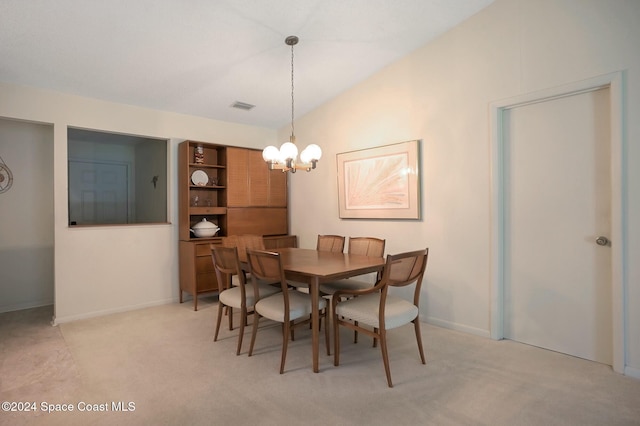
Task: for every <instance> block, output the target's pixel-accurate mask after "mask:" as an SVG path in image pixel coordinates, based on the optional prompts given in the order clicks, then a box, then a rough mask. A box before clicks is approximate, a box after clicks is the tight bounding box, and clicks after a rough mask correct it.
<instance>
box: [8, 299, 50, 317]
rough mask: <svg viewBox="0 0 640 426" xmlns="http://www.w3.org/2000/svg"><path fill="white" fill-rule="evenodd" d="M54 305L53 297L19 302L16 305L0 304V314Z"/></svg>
mask: <svg viewBox="0 0 640 426" xmlns="http://www.w3.org/2000/svg"><path fill="white" fill-rule="evenodd" d="M49 305H53V299H47V300H36V301H32V302H25V303H17V304H14V305H4V306H0V314H1V313H4V312H13V311H21V310H23V309H31V308H39V307H41V306H49Z"/></svg>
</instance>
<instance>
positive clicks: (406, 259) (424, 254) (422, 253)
mask: <svg viewBox="0 0 640 426" xmlns="http://www.w3.org/2000/svg"><path fill="white" fill-rule="evenodd" d="M428 257H429V249H428V248H426V249H424V250H416V251H411V252H406V253H400V254H394V255H392V254H390V255H388V256H387V262H386V264H385V266H384V270H383V272H382V279H381V280H380V282H379V283H378V284H377V285H376V286H379V285H383V286H384V287H383V288H382V299H381V303H380V305H381V307H382V306H384V302H385V299H386V297H387V290H388V288H389V286H391V287H404V286H407V285H409V284H413V283H416V286H415V290H414V293H413V304H414V305H416V306H419V302H420V288H421V287H422V278H423V277H424V271H425V270H426V269H427V259H428ZM382 312H384V311H382Z"/></svg>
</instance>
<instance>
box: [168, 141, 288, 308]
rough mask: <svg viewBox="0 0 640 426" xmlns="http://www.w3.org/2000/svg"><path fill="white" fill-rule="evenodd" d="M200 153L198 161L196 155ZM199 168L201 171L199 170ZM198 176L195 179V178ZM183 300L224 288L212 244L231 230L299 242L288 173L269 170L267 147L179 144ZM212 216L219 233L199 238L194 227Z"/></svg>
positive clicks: (275, 242)
mask: <svg viewBox="0 0 640 426" xmlns="http://www.w3.org/2000/svg"><path fill="white" fill-rule="evenodd" d="M196 154H197V155H198V161H196ZM194 173H195V175H194ZM194 181H195V182H194ZM178 201H179V207H178V213H179V221H178V226H179V232H178V233H179V238H180V243H179V258H180V302H182V297H183V293H188V294H190V295H192V296H193V299H194V302H193V306H194V310H197V308H198V295H200V294H203V293H207V292H214V291H218V284H217V280H216V275H215V271H214V269H213V262H212V260H211V248H210V245H211V244H220V243H221V237H223V236H226V235H242V234H255V235H264V236H274V237H267V238H265V245H268V248H278V247H292V246H295V245H297V238H296V237H295V236H291V235H286V234H287V233H288V231H289V220H288V209H287V173H282V171H280V170H269V168H268V167H267V166H266V164H265V163H264V160H263V159H262V152H261V151H259V150H254V149H247V148H236V147H229V146H226V145H218V144H211V143H205V142H196V141H185V142H182V143H181V144H180V145H179V146H178ZM205 218H206V219H207V221H209V222H213V223H215V224H217V225H218V226H219V227H220V230H219V231H218V233H217V234H216V236H215V237H212V238H196V237H195V236H194V235H193V234H192V233H191V232H190V229H191V228H193V225H195V224H197V223H198V222H200V221H202V219H205Z"/></svg>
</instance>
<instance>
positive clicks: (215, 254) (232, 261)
mask: <svg viewBox="0 0 640 426" xmlns="http://www.w3.org/2000/svg"><path fill="white" fill-rule="evenodd" d="M210 247H211V258H212V259H213V267H214V269H215V271H216V278H217V280H218V292H220V293H222V291H224V290H226V289H228V288H229V287H231V276H232V275H237V276H238V278H239V280H240V287H241V293H242V296H243V297H244V284H245V281H244V274H243V273H242V270H241V266H240V259H239V257H238V249H237V248H236V247H224V246H220V245H216V244H211V246H210Z"/></svg>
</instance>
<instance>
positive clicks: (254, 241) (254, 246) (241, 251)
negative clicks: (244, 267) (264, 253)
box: [222, 234, 265, 263]
mask: <svg viewBox="0 0 640 426" xmlns="http://www.w3.org/2000/svg"><path fill="white" fill-rule="evenodd" d="M222 245H223V246H225V247H237V248H238V257H239V258H240V262H244V263H246V262H247V249H251V250H265V247H264V239H263V238H262V236H261V235H251V234H246V235H229V236H228V237H222Z"/></svg>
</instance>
